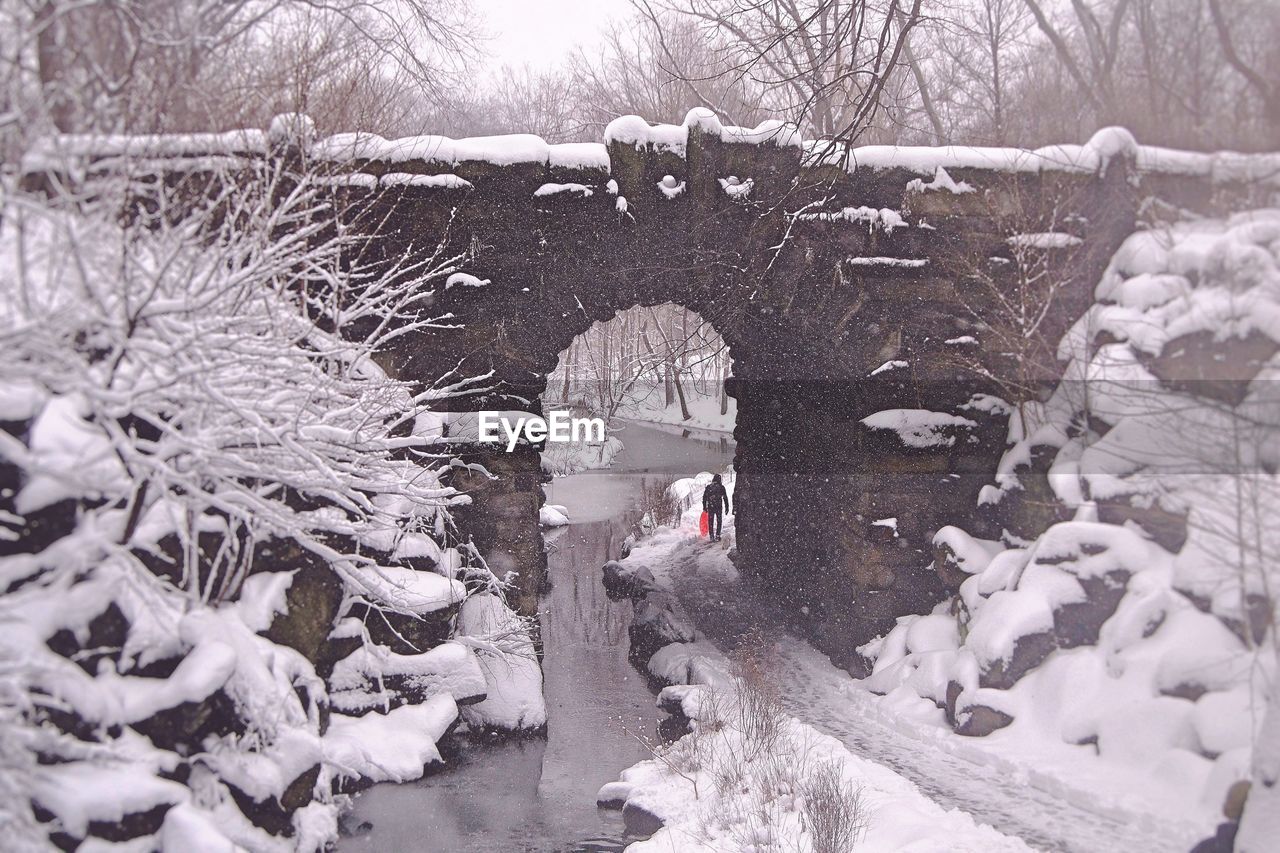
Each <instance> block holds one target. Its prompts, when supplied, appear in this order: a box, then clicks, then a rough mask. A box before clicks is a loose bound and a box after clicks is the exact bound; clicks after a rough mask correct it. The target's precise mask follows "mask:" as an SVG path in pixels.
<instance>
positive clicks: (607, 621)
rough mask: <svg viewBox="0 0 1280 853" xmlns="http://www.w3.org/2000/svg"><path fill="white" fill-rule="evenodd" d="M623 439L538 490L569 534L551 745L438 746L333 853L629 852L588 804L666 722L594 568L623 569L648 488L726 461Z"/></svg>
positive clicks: (545, 668) (694, 444)
mask: <svg viewBox="0 0 1280 853" xmlns="http://www.w3.org/2000/svg"><path fill="white" fill-rule="evenodd" d="M626 437H627V441H626V450H625V451H622V452H620V453H619V454H618V456H617V457H616V458H615V460H614V465H613V467H612V468H608V469H599V470H588V471H583V472H580V473H578V474H573V475H570V476H563V477H556V478H555V479H554V480H553V481H552V482H551V483H549V484H548V485H547V487H546V493H547V495H546V497H547V502H548V504H554V505H559V506H562V507H564V509H565V512H566V515H567V516H568V519H567V520H568V524H567V525H564V526H559V527H555V528H553V529H548V530H547V531H546V532H545V533H544V541H545V542H546V548H547V558H548V559H547V562H548V575H547V580H546V589H545V591H544V592H543V594H542V597H541V602H540V607H539V623H540V628H541V637H542V674H543V694H544V697H545V704H546V713H547V726H546V733H545V737H535V738H528V739H515V740H511V739H507V740H503V739H493V738H481V739H479V740H477V739H474V738H471V737H469V736H467V735H465V734H457V733H455V734H453V735H451V736H450V737H449V738H447V739H446V741H445V742H444V743H443V744H442V746H441V753H442V756H443V761H444V763H443V765H442V766H440V767H439V768H438V769H436V770H435V771H434V772H433V773H432V774H431V775H429V776H428V777H427V778H424V779H421V780H418V781H416V782H412V783H408V784H403V785H378V786H375V787H374V788H371V789H369V790H368V791H365V792H363V793H361V794H359V795H357V796H356V797H355V798H354V806H353V809H352V810H351V812H349V813H348V814H347V815H346V816H345V817H344V819H343V826H344V828H345V829H346V831H347V833H348V837H346V838H344V839H343V840H342V842H341V844H340V846H339V850H341V851H371V850H411V849H424V848H425V849H432V850H449V851H451V853H481V851H485V852H486V853H487V851H495V850H520V851H536V852H537V853H542V851H556V853H565V851H569V853H572V851H578V852H579V853H588V851H590V853H608V851H620V850H622V849H623V848H624V847H625V846H626V843H627V842H626V840H625V839H624V838H623V824H622V821H621V819H620V817H619V816H618V815H617V813H616V812H609V811H602V810H599V809H597V808H596V805H595V794H596V791H597V790H598V789H599V787H600V786H601V785H603V784H605V783H606V782H608V781H610V780H612V779H615V778H616V777H617V775H618V773H619V772H621V771H622V770H623V769H624V768H626V767H628V766H630V765H632V764H635V763H636V762H638V761H641V760H643V759H645V758H647V757H648V756H649V755H650V752H649V748H650V747H651V746H656V745H657V744H658V743H659V741H660V735H659V732H658V723H659V719H660V718H661V717H662V716H663V715H662V714H661V713H660V712H659V711H658V709H657V707H656V705H655V696H654V692H653V691H652V690H651V689H650V687H649V683H648V679H646V678H645V677H644V676H643V675H642V674H641V673H640V672H638V671H637V670H636V669H635V668H634V667H633V666H632V665H631V663H630V660H629V657H628V655H629V651H630V643H629V629H630V627H631V623H632V615H631V608H630V606H629V605H628V604H627V603H626V602H614V601H611V600H610V599H609V598H608V596H607V595H606V594H605V591H604V588H603V586H602V584H601V580H600V566H601V565H603V564H604V563H605V562H607V561H609V560H613V559H617V558H618V557H619V556H620V555H621V552H622V549H623V543H624V542H626V541H627V538H628V537H629V536H631V535H632V532H633V530H634V529H635V525H636V522H637V521H638V520H639V515H638V513H639V507H638V503H639V497H640V495H641V493H642V492H643V490H644V488H645V486H646V484H648V483H652V482H656V481H659V480H661V481H669V480H671V479H673V478H676V477H678V476H684V475H692V474H696V473H697V472H699V471H702V470H711V469H714V470H719V469H721V468H723V467H724V466H725V465H727V464H728V463H729V461H730V460H731V459H732V454H733V447H732V443H728V444H724V445H722V443H721V441H720V440H719V439H717V440H715V441H699V440H697V439H692V438H685V437H682V436H681V435H679V434H678V433H673V432H671V431H668V430H665V429H651V428H649V427H645V426H641V425H629V426H628V427H627V428H626Z"/></svg>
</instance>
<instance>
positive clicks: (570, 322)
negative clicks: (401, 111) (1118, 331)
mask: <svg viewBox="0 0 1280 853" xmlns="http://www.w3.org/2000/svg"><path fill="white" fill-rule="evenodd" d="M140 149H141V150H142V152H143V153H144V154H145V155H146V156H147V158H148V162H151V163H158V164H159V165H158V166H154V167H153V168H156V169H158V170H159V171H161V172H163V173H164V175H165V176H166V178H165V179H166V180H168V181H174V180H185V179H187V178H188V177H189V176H190V175H191V174H192V173H199V172H201V171H204V170H209V169H213V168H215V166H217V164H216V163H213V162H211V161H212V160H218V159H221V160H226V159H228V158H230V160H231V161H233V162H243V161H245V160H253V159H267V160H272V159H281V158H282V159H283V160H284V161H285V162H286V163H288V164H291V165H290V167H291V168H295V167H297V166H304V165H305V166H307V167H308V169H309V170H319V172H320V173H322V174H323V175H324V176H325V177H324V179H323V180H324V181H325V183H326V185H327V186H329V187H332V192H333V193H335V195H336V197H338V198H339V199H341V201H342V207H343V209H344V210H346V211H347V215H348V216H349V217H350V219H351V220H352V222H354V223H357V224H359V225H360V226H361V227H365V228H371V229H376V232H377V233H378V234H380V235H381V236H382V237H383V238H385V239H383V240H381V241H379V242H380V247H381V251H383V252H385V253H386V255H387V257H395V256H397V255H399V254H401V253H404V252H410V253H414V252H424V251H429V250H430V249H431V248H433V247H434V246H435V245H436V244H437V242H438V241H439V240H441V239H442V238H444V239H446V240H447V241H448V242H449V243H450V244H451V245H452V246H454V247H456V248H457V250H458V251H465V252H467V253H468V261H467V262H466V264H465V269H466V270H467V271H468V273H470V274H471V275H473V276H475V277H476V278H477V279H479V280H480V281H482V282H485V283H484V284H483V286H461V285H459V286H453V287H449V288H447V289H443V290H442V291H441V292H440V293H439V294H438V297H437V300H436V302H435V304H434V306H433V307H434V310H437V311H439V312H442V313H443V312H448V313H450V314H452V315H454V317H455V318H456V319H457V321H458V322H459V324H460V326H459V327H458V328H454V329H442V330H438V331H434V332H432V333H429V334H422V335H419V336H417V337H415V338H413V339H411V340H405V341H404V343H403V345H402V346H401V347H400V348H399V349H398V350H397V351H396V352H392V353H387V354H386V357H385V362H386V365H387V366H388V367H389V368H390V369H391V370H392V371H393V372H394V373H395V374H396V375H398V376H401V377H404V378H410V379H415V380H422V381H428V382H429V381H432V380H433V379H435V378H437V377H439V376H440V375H441V374H442V373H443V372H445V371H446V370H449V369H453V368H455V367H458V366H459V360H460V359H461V365H460V368H461V373H463V374H468V373H470V374H480V373H486V372H490V371H492V372H493V374H494V377H495V380H496V381H497V382H498V386H497V388H496V390H495V391H494V392H492V393H490V394H487V395H485V396H483V397H480V398H470V399H461V400H454V401H451V402H450V405H452V406H453V407H455V408H458V407H467V408H470V409H473V410H479V409H523V410H527V411H540V407H541V403H540V399H541V396H542V394H543V392H544V390H545V388H546V377H547V375H548V373H549V372H550V371H551V370H552V369H553V368H554V367H555V365H556V360H557V355H558V354H559V353H560V352H561V351H562V350H563V349H564V348H565V347H567V346H568V345H569V344H570V342H571V341H572V340H573V339H574V337H575V336H577V335H579V334H581V333H582V332H584V331H586V330H587V329H588V328H589V327H590V326H591V324H592V323H594V322H597V321H603V320H608V319H610V318H612V317H613V316H614V315H615V314H616V313H617V312H619V311H622V310H625V309H628V308H631V307H633V306H636V305H644V306H647V305H657V304H661V303H666V302H672V303H676V304H678V305H682V306H684V307H685V308H688V309H690V310H692V311H696V312H697V313H698V314H700V315H701V316H702V317H703V318H704V319H705V320H706V321H708V322H709V323H711V324H712V325H713V326H714V327H715V329H716V331H718V332H719V333H720V335H721V336H722V337H723V338H724V340H725V341H726V342H727V344H728V346H729V349H730V353H731V355H732V358H733V379H732V381H731V387H730V393H732V395H733V396H734V397H735V398H736V399H737V403H738V420H737V426H736V430H735V439H736V441H737V455H736V458H735V462H734V464H735V467H736V469H737V473H738V487H737V500H736V502H735V503H736V507H735V509H736V511H737V537H738V538H737V555H736V561H737V564H738V566H739V567H740V569H741V570H742V571H744V573H746V574H748V575H755V576H757V577H760V578H762V579H764V580H765V581H766V582H767V583H766V588H767V589H773V590H776V591H777V592H776V594H777V595H778V596H780V597H781V598H782V599H784V600H785V602H786V603H787V605H788V606H790V607H791V608H793V609H794V611H795V613H796V618H797V620H798V622H800V623H802V624H804V625H805V626H806V627H807V628H808V630H809V631H810V632H811V634H812V636H813V637H814V638H815V639H816V641H817V642H818V643H819V645H821V646H822V647H823V648H825V649H826V650H827V651H828V652H830V653H832V654H833V656H834V657H835V659H836V660H837V661H838V662H840V663H842V664H844V665H847V666H853V665H854V664H855V663H856V660H857V658H856V655H855V654H854V653H853V649H854V647H856V646H857V645H858V644H860V643H862V642H865V641H866V640H868V639H870V638H871V637H873V636H875V635H876V634H878V633H880V632H882V631H883V630H885V629H886V628H887V627H888V626H890V625H891V624H892V622H893V620H894V618H895V617H897V616H900V615H903V614H906V613H911V612H924V611H926V610H927V609H928V608H930V607H931V606H933V605H934V604H935V603H936V602H937V601H939V600H940V599H941V598H942V596H943V595H944V594H945V591H946V584H947V581H946V580H945V579H944V576H943V575H942V574H940V573H938V572H937V571H935V569H934V567H933V553H932V544H931V543H932V538H933V534H934V532H935V531H936V530H937V529H938V528H939V527H941V526H943V525H945V524H959V525H962V526H964V527H966V529H969V530H973V531H977V532H980V533H985V534H986V535H988V536H992V537H995V536H998V535H999V534H1000V532H1001V527H1002V526H1004V523H1005V520H1003V519H1001V518H1000V517H998V516H997V515H994V514H992V515H986V516H980V515H979V513H978V509H977V498H978V491H979V489H980V488H981V487H982V486H983V485H984V484H986V483H988V482H990V480H991V479H992V475H993V473H994V471H995V467H996V464H997V461H998V459H999V457H1000V455H1001V453H1002V450H1003V447H1004V442H1005V435H1006V426H1007V425H1006V420H1007V414H1006V413H1007V409H1006V408H1005V407H1004V406H1002V405H1001V404H1000V403H999V402H998V401H996V400H994V399H993V397H992V396H983V395H1000V394H1001V391H1002V389H1003V388H1007V387H1008V386H1009V384H1016V385H1018V386H1019V387H1023V388H1026V387H1034V385H1035V384H1037V383H1041V384H1043V383H1052V382H1053V381H1054V380H1055V379H1056V368H1055V367H1054V366H1053V365H1052V357H1051V356H1050V357H1048V358H1047V359H1040V360H1036V359H1034V358H1030V357H1029V356H1028V350H1020V349H1018V348H1017V347H1013V348H1011V347H1010V345H1009V342H1010V340H1016V339H1017V338H1018V337H1022V338H1024V339H1025V338H1029V337H1031V336H1036V339H1037V340H1040V341H1042V342H1044V344H1043V346H1041V347H1040V348H1039V350H1036V349H1035V348H1034V347H1033V348H1031V353H1032V355H1035V354H1037V353H1039V354H1041V355H1042V354H1043V351H1044V349H1045V347H1048V348H1049V349H1051V348H1052V344H1054V343H1056V341H1057V340H1058V338H1059V336H1060V335H1061V333H1062V332H1063V331H1064V330H1065V329H1066V328H1067V327H1068V326H1069V325H1070V323H1071V322H1072V321H1073V320H1074V319H1075V318H1076V317H1077V316H1079V315H1080V314H1081V313H1082V312H1083V310H1084V309H1085V307H1086V306H1087V304H1088V302H1089V300H1090V299H1091V298H1092V288H1093V285H1094V283H1096V281H1097V280H1098V278H1099V276H1100V274H1101V273H1102V271H1103V270H1104V268H1105V266H1106V264H1107V263H1108V260H1109V259H1110V257H1111V255H1112V253H1113V251H1114V250H1115V248H1116V247H1117V246H1118V245H1119V243H1120V242H1121V241H1122V240H1123V239H1124V238H1125V237H1126V236H1127V235H1129V234H1130V233H1132V232H1133V231H1134V230H1135V228H1139V227H1143V226H1144V225H1147V224H1158V222H1159V221H1160V220H1161V218H1163V217H1167V216H1169V215H1171V214H1177V213H1179V212H1181V211H1187V210H1190V211H1195V212H1198V213H1213V212H1215V211H1221V210H1228V209H1232V208H1237V207H1239V206H1240V205H1242V204H1245V203H1250V202H1254V203H1256V202H1261V201H1266V200H1269V199H1271V198H1272V197H1273V196H1274V194H1275V192H1276V187H1277V185H1280V155H1253V156H1244V155H1235V154H1227V153H1223V154H1196V153H1188V152H1176V151H1171V150H1168V149H1159V148H1151V147H1144V146H1139V145H1137V144H1135V142H1134V141H1133V139H1132V137H1131V136H1129V134H1128V133H1127V132H1125V131H1123V130H1119V129H1108V130H1104V131H1101V132H1099V133H1098V134H1097V135H1095V136H1094V137H1093V139H1091V140H1090V141H1089V142H1088V143H1086V144H1084V145H1063V146H1053V147H1050V148H1044V149H1038V150H1035V151H1030V150H1021V149H995V148H961V147H953V148H909V147H891V146H870V147H861V148H844V147H842V146H838V145H833V144H827V143H822V142H804V141H802V140H801V139H799V137H798V135H797V134H795V133H794V132H792V131H791V130H790V129H788V128H787V127H786V126H783V125H781V124H777V123H769V124H765V125H762V126H761V127H759V128H755V129H752V130H747V129H742V128H734V127H726V126H722V125H721V124H720V123H719V121H717V120H716V118H715V116H713V115H711V114H710V113H708V112H706V111H701V110H695V111H693V112H691V113H690V114H689V116H688V118H687V119H686V120H685V122H684V124H682V125H657V126H652V125H649V124H648V123H647V122H645V121H643V120H641V119H638V118H636V117H634V116H632V117H626V118H622V119H618V120H617V121H615V122H613V123H612V124H611V125H610V126H609V128H608V130H607V131H606V134H605V140H604V142H603V143H599V144H597V143H592V144H569V145H548V144H546V143H545V142H543V141H542V140H541V139H538V138H536V137H530V136H509V137H492V138H485V139H470V140H456V141H455V140H450V139H445V138H442V137H416V138H408V139H401V140H384V139H381V138H380V137H376V136H371V135H368V134H344V135H339V136H334V137H329V138H325V139H313V138H312V136H311V134H310V132H309V123H308V122H307V121H306V120H305V118H303V117H296V116H295V117H282V118H281V119H277V120H276V122H274V123H273V125H272V128H271V129H270V130H269V131H267V132H265V133H264V132H248V131H246V132H240V133H233V134H220V135H208V136H194V137H159V138H155V137H153V138H150V139H140V138H134V139H133V140H132V141H130V140H122V139H112V140H105V141H104V140H101V139H96V140H95V139H85V138H80V139H76V138H64V139H62V140H61V141H60V147H59V152H58V153H59V154H60V155H65V154H67V152H70V154H71V155H73V156H74V157H76V158H78V162H79V163H80V167H81V168H87V169H89V170H90V171H92V170H94V169H113V168H119V165H118V163H119V160H118V158H119V157H120V156H124V155H128V156H131V157H134V156H136V155H138V152H139V150H140ZM49 155H50V152H48V151H46V152H45V153H44V154H42V155H40V156H38V157H37V158H35V159H34V160H33V161H29V162H28V163H27V164H26V165H25V171H26V172H27V173H28V179H32V178H39V176H40V175H41V174H44V173H47V172H48V171H49V170H52V169H55V168H63V166H59V165H58V164H65V159H58V158H51V157H50V156H49ZM223 165H225V163H224V164H223ZM465 283H470V284H473V285H474V284H476V283H477V282H476V281H474V280H470V279H469V280H467V281H466V282H465ZM1050 303H1051V304H1050ZM1039 306H1048V308H1049V310H1047V311H1046V312H1045V314H1046V316H1045V319H1044V321H1043V322H1042V323H1040V324H1039V325H1037V326H1036V327H1035V328H1034V329H1033V330H1028V329H1025V328H1022V327H1020V325H1019V324H1020V323H1025V322H1026V321H1025V320H1024V319H1023V318H1024V316H1025V314H1024V312H1023V311H1022V309H1023V308H1028V309H1029V310H1031V311H1032V313H1034V309H1035V308H1037V307H1039ZM984 374H986V375H985V376H984ZM1006 396H1007V395H1006ZM457 450H458V453H459V455H460V456H461V457H462V458H464V459H467V460H469V461H478V462H482V463H483V464H484V465H485V467H486V468H487V470H488V471H489V472H490V473H491V474H492V475H494V478H493V479H490V478H487V477H482V476H479V475H474V474H466V473H461V471H462V469H459V471H460V473H458V474H457V475H456V484H457V485H458V486H459V487H461V488H463V489H465V490H468V491H472V492H474V493H476V498H477V499H476V501H475V503H474V504H473V506H472V507H471V508H469V509H466V510H464V511H463V512H461V513H460V514H459V525H460V529H461V530H462V531H463V532H464V533H465V534H466V535H469V536H471V537H473V538H474V540H475V542H476V543H477V545H478V546H479V547H480V548H481V551H482V552H483V553H484V554H485V555H486V556H487V558H488V559H489V560H490V561H491V563H492V564H494V566H495V567H496V568H498V569H499V570H503V569H513V570H516V571H518V572H519V573H520V576H521V578H522V583H521V589H522V593H523V595H524V596H525V598H524V601H523V604H524V605H525V607H526V608H528V607H529V606H531V605H532V604H533V600H532V597H533V596H534V595H536V590H537V586H538V583H539V581H540V579H541V576H542V570H543V567H544V566H545V557H544V555H543V551H542V545H541V537H540V535H539V530H538V524H537V515H538V512H537V511H538V507H539V505H540V503H541V501H542V494H541V488H540V485H541V483H542V482H543V481H544V480H545V479H546V478H545V475H544V474H543V473H542V471H541V469H540V466H539V459H538V455H537V452H536V448H529V447H522V448H519V449H518V450H517V451H516V452H514V453H511V454H506V453H503V452H501V451H495V450H494V448H493V446H491V445H490V446H484V447H482V446H479V445H464V446H459V447H458V448H457ZM690 473H691V474H692V473H694V472H690ZM887 519H896V522H889V521H887ZM877 522H880V523H877Z"/></svg>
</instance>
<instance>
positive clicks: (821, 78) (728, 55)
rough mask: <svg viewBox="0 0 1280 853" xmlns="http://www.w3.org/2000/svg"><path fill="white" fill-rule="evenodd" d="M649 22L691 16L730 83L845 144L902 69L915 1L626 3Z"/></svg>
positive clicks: (869, 122)
mask: <svg viewBox="0 0 1280 853" xmlns="http://www.w3.org/2000/svg"><path fill="white" fill-rule="evenodd" d="M636 5H637V7H638V8H639V9H640V10H641V11H642V13H643V14H644V15H645V16H646V17H647V18H648V19H649V21H650V23H651V24H652V25H653V26H654V27H659V26H661V21H662V14H663V13H664V12H665V13H666V14H673V15H681V16H685V17H687V18H689V19H691V20H694V21H696V22H698V24H699V25H700V27H701V28H702V29H703V31H704V32H705V33H707V35H708V37H709V38H711V39H712V40H713V41H712V43H713V45H715V47H716V49H717V51H718V52H719V53H720V55H721V56H722V57H723V58H724V62H725V64H726V66H727V67H728V68H729V69H730V74H731V75H732V77H733V79H738V80H744V81H747V82H749V83H750V84H751V85H752V86H753V87H756V88H759V89H760V90H762V91H763V92H764V95H765V103H766V105H767V106H768V107H769V108H770V109H771V110H773V111H774V112H775V113H778V114H781V115H785V116H787V117H789V118H790V119H792V120H793V121H795V122H796V123H797V124H799V125H800V126H801V127H803V128H805V129H806V130H807V131H808V132H810V133H811V134H813V135H815V136H819V137H822V138H827V139H834V140H840V141H844V142H849V141H852V140H854V139H857V138H859V137H860V136H862V134H863V133H865V132H866V131H867V130H868V129H870V128H871V127H872V126H873V125H874V123H875V122H876V120H877V118H878V117H879V116H880V113H881V110H882V107H883V106H884V99H885V97H886V95H887V94H888V93H889V92H891V91H892V88H891V82H892V81H893V80H894V78H895V76H898V75H899V74H900V72H901V71H902V70H903V65H902V63H903V59H904V51H905V49H906V48H907V46H908V39H907V36H908V35H909V34H910V32H911V30H912V29H914V28H915V27H916V26H917V25H918V24H919V23H920V22H921V20H922V14H921V2H920V0H887V2H884V3H873V2H868V0H636Z"/></svg>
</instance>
